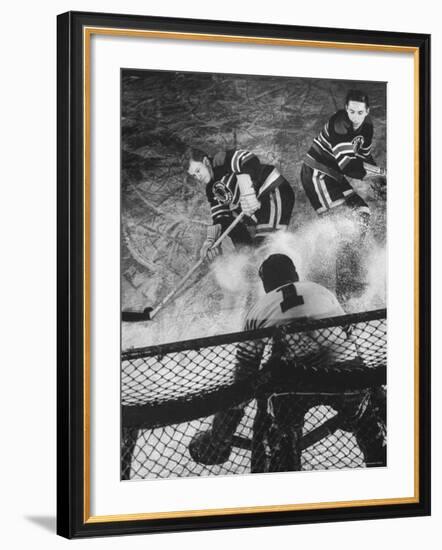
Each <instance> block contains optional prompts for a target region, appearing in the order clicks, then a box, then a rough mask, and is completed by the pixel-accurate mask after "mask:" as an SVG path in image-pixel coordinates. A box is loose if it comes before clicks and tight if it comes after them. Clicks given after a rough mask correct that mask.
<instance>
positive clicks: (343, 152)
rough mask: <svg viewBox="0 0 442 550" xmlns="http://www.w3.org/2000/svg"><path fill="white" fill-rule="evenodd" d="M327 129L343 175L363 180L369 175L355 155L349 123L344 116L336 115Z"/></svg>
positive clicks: (359, 158) (361, 160)
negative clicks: (349, 134)
mask: <svg viewBox="0 0 442 550" xmlns="http://www.w3.org/2000/svg"><path fill="white" fill-rule="evenodd" d="M326 128H327V130H328V135H327V137H328V140H329V144H330V148H331V152H332V155H333V156H334V158H335V160H336V162H337V164H338V166H339V168H340V169H341V171H342V173H343V174H344V175H346V176H349V177H350V178H355V179H363V178H364V177H365V175H366V174H367V172H366V170H365V168H364V161H363V159H362V158H361V157H359V156H357V155H356V153H355V150H354V146H353V143H352V141H351V139H350V138H349V137H348V129H349V126H348V122H347V121H346V120H344V119H343V115H342V114H341V113H337V114H336V115H334V116H333V117H332V118H331V119H330V121H329V122H328V124H327V125H326ZM323 132H324V130H323Z"/></svg>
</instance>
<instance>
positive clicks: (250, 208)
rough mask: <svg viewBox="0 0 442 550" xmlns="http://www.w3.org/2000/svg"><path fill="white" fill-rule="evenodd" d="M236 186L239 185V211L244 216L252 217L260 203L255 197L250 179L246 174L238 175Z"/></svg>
mask: <svg viewBox="0 0 442 550" xmlns="http://www.w3.org/2000/svg"><path fill="white" fill-rule="evenodd" d="M237 177H238V185H239V192H240V197H239V202H240V204H241V210H242V211H243V212H244V214H245V215H246V216H249V217H251V216H253V214H254V213H255V212H256V211H257V210H259V208H260V207H261V203H260V202H259V200H258V198H257V197H256V193H255V189H254V187H253V182H252V179H251V178H250V176H249V175H248V174H239V175H238V176H237Z"/></svg>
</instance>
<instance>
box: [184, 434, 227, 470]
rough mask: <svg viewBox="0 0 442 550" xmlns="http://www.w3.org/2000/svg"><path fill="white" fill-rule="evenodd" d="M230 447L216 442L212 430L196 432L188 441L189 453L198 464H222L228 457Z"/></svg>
mask: <svg viewBox="0 0 442 550" xmlns="http://www.w3.org/2000/svg"><path fill="white" fill-rule="evenodd" d="M231 451H232V447H231V446H230V445H220V444H216V443H215V441H214V440H213V438H212V431H211V430H207V431H205V432H197V433H196V434H195V435H194V436H193V437H192V439H191V441H190V443H189V454H190V456H191V457H192V459H193V460H194V461H195V462H197V463H198V464H205V465H213V464H223V463H224V462H226V461H227V460H228V459H229V456H230V453H231Z"/></svg>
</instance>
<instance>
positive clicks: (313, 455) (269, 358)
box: [121, 310, 386, 479]
mask: <svg viewBox="0 0 442 550" xmlns="http://www.w3.org/2000/svg"><path fill="white" fill-rule="evenodd" d="M245 356H248V357H249V358H250V357H252V356H254V357H255V358H258V363H257V364H255V365H254V366H253V368H252V370H250V365H249V368H248V370H247V369H246V371H244V372H241V368H240V367H239V366H238V365H240V364H241V361H242V358H243V357H245ZM252 363H253V362H252ZM385 378H386V312H385V310H378V311H375V312H369V313H364V314H356V315H347V316H342V317H340V318H334V319H327V320H321V321H314V322H303V323H301V324H300V323H299V322H298V323H294V324H292V325H287V326H284V327H279V328H272V329H264V330H258V331H253V332H248V333H237V334H232V335H226V336H219V337H214V338H205V339H200V340H193V341H187V342H181V343H177V344H168V345H163V346H157V347H150V348H144V349H135V350H129V351H126V352H124V353H123V355H122V380H121V383H122V453H121V477H122V479H152V478H174V477H185V476H210V475H227V474H245V473H250V472H258V471H286V470H299V469H302V470H316V469H335V468H356V467H364V466H365V465H381V464H380V463H379V462H378V460H379V455H380V453H381V454H382V452H384V451H385V449H386V418H385V408H386V407H385V395H386V386H385ZM238 411H239V412H238ZM220 413H221V414H224V417H223V422H222V423H223V424H224V425H229V424H232V423H233V426H234V427H233V430H232V435H233V439H232V440H231V443H232V445H231V449H230V454H228V456H226V457H225V459H223V460H222V461H219V460H217V459H216V456H217V452H218V450H217V449H216V445H214V448H213V456H210V451H207V452H206V455H208V460H205V461H203V462H205V463H201V462H199V461H197V460H195V456H192V455H191V453H190V452H189V446H191V444H192V441H193V440H194V438H195V436H196V435H197V434H201V433H202V432H207V433H213V430H212V424H213V421H214V417H216V416H217V415H218V417H219V415H220ZM233 417H235V418H236V420H232V419H233ZM211 430H212V432H211ZM210 462H220V463H215V464H213V463H212V464H210Z"/></svg>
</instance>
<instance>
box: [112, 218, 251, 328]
mask: <svg viewBox="0 0 442 550" xmlns="http://www.w3.org/2000/svg"><path fill="white" fill-rule="evenodd" d="M244 215H245V214H244V212H241V213H240V214H239V215H238V216H237V217H236V218H235V219H234V220H233V222H232V223H231V224H230V225H229V227H228V228H227V229H226V230H225V231H224V233H222V234H221V235H220V236H219V237H218V239H217V240H216V241H215V242H214V243H213V245H212V246H211V247H210V249H213V248H217V247H218V246H219V245H220V244H221V243H222V241H223V240H224V239H225V238H226V237H227V235H229V233H230V232H231V231H232V230H233V229H234V228H235V227H236V226H237V225H238V224H239V222H240V221H241V220H242V219H243V217H244ZM204 261H205V258H202V259H201V260H198V262H197V263H196V264H195V265H194V266H193V267H192V269H190V270H189V271H188V272H187V273H186V274H185V275H184V277H183V278H182V279H181V280H180V282H179V283H178V284H177V285H176V287H175V288H173V289H172V290H171V291H170V292H169V294H168V295H167V296H165V297H164V298H163V299H162V300H161V302H160V303H159V304H158V305H157V306H156V307H154V308H151V307H146V308H145V309H144V311H142V312H138V311H123V312H122V314H121V319H122V320H123V321H128V322H134V321H151V320H152V319H153V318H154V317H155V315H156V314H157V313H158V312H159V311H160V310H161V309H163V307H164V306H165V305H166V304H167V303H168V302H169V301H170V300H171V299H172V298H173V297H174V296H175V294H176V293H177V292H178V291H179V290H180V289H181V288H182V287H183V286H184V284H185V283H186V282H187V281H188V279H189V278H190V277H191V276H192V275H193V274H194V273H195V271H196V270H197V269H198V268H199V267H201V265H202V264H203V263H204Z"/></svg>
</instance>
